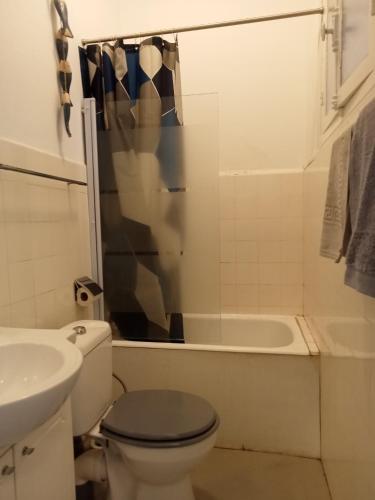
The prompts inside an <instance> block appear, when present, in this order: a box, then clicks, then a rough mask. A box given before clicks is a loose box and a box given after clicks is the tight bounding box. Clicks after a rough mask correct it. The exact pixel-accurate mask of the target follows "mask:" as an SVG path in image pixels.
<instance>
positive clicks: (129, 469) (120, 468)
mask: <svg viewBox="0 0 375 500" xmlns="http://www.w3.org/2000/svg"><path fill="white" fill-rule="evenodd" d="M78 326H79V327H83V328H80V329H79V331H80V333H81V334H80V335H78V336H77V347H79V348H80V349H81V351H82V354H83V356H84V362H83V365H82V371H81V375H80V378H79V380H78V382H77V385H76V387H75V389H74V391H73V393H72V396H71V398H72V415H73V432H74V435H75V436H81V435H88V436H91V437H93V438H95V439H96V440H100V441H101V442H102V443H104V448H103V452H104V454H105V460H106V469H107V470H106V475H107V479H108V483H109V490H110V493H109V498H110V500H194V494H193V489H192V485H191V480H190V476H189V473H190V471H191V470H192V469H193V468H194V467H195V466H196V465H198V464H199V462H200V461H201V460H202V459H203V458H204V457H205V456H206V455H207V454H208V453H209V452H210V450H211V449H212V448H213V447H214V444H215V440H216V435H217V429H218V427H219V417H218V415H217V413H216V411H215V410H214V409H213V408H212V406H211V405H210V404H209V403H208V402H207V401H205V400H204V399H203V398H201V397H198V396H195V395H192V394H188V393H185V392H180V391H171V390H144V391H132V392H127V393H125V394H123V395H122V396H121V397H120V398H119V399H118V400H117V401H116V402H115V403H114V404H113V405H112V401H111V377H112V359H111V356H109V353H110V352H111V331H110V327H109V325H108V324H107V323H105V322H101V321H80V322H76V323H72V324H70V325H68V326H67V327H64V328H76V330H77V327H78ZM95 423H97V425H95ZM101 458H103V457H101ZM93 460H94V461H95V460H98V461H99V460H101V459H100V454H92V453H91V454H90V452H89V453H88V454H87V461H90V467H85V465H84V462H85V457H84V456H81V457H80V458H79V463H80V468H81V469H86V473H85V474H86V476H85V477H84V480H86V479H91V480H102V479H103V477H102V475H103V472H102V470H103V467H99V466H97V467H95V465H92V462H93ZM87 469H91V470H96V471H98V470H100V471H101V474H100V477H96V474H95V473H92V477H89V476H90V472H87ZM79 475H80V474H78V476H79ZM79 481H82V477H80V479H79Z"/></svg>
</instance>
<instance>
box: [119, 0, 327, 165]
mask: <svg viewBox="0 0 375 500" xmlns="http://www.w3.org/2000/svg"><path fill="white" fill-rule="evenodd" d="M318 5H319V2H317V1H316V0H299V1H298V0H268V1H267V2H264V1H257V2H249V1H248V0H233V1H231V2H228V1H227V0H218V1H213V0H203V1H202V0H191V1H189V2H186V1H184V0H173V1H172V0H162V1H158V2H155V1H153V0H143V1H141V2H137V3H134V2H131V3H130V2H124V3H123V7H122V9H123V10H122V12H123V14H122V16H123V18H124V23H123V27H122V32H123V33H126V32H137V31H145V30H148V29H160V28H166V27H170V26H185V25H190V24H202V23H212V22H217V21H223V20H230V19H236V18H244V17H251V16H260V15H266V14H271V13H280V12H287V11H292V10H299V9H304V8H314V7H317V6H318ZM319 22H320V19H319V16H315V17H311V18H304V19H295V20H286V21H285V20H284V21H279V22H271V23H262V24H258V25H248V26H237V27H231V28H222V29H215V30H208V31H199V32H193V33H182V34H180V35H179V42H180V55H181V71H182V87H183V88H182V90H183V93H185V94H195V93H198V94H200V93H209V92H217V93H218V94H219V108H220V109H219V111H220V113H219V120H220V129H221V132H220V140H219V144H218V147H219V153H220V169H221V170H228V169H241V170H242V169H259V168H277V169H279V168H281V169H283V168H294V169H301V168H302V166H303V165H304V164H306V162H307V160H308V159H310V151H311V145H310V140H309V139H310V138H311V130H310V126H311V122H312V116H313V102H312V99H313V96H314V90H315V77H316V74H317V71H316V70H317V67H318V66H317V56H318V51H317V48H318V33H319V26H320V24H319ZM172 39H173V37H172Z"/></svg>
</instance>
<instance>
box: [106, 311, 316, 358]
mask: <svg viewBox="0 0 375 500" xmlns="http://www.w3.org/2000/svg"><path fill="white" fill-rule="evenodd" d="M183 317H184V337H185V343H184V344H175V343H167V344H166V343H164V342H163V343H159V342H152V343H149V342H134V341H114V342H113V344H114V345H121V346H124V345H126V346H127V347H130V348H132V347H137V348H139V347H143V348H148V349H188V350H199V351H200V350H204V351H225V352H252V353H264V354H267V353H268V354H291V355H300V356H306V355H308V354H309V349H308V347H307V344H306V342H305V339H304V337H303V334H302V331H301V329H300V326H299V323H298V321H297V318H295V317H293V316H291V317H289V316H269V315H257V314H222V315H219V314H217V315H216V314H184V316H183ZM118 342H120V344H118Z"/></svg>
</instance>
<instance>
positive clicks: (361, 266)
mask: <svg viewBox="0 0 375 500" xmlns="http://www.w3.org/2000/svg"><path fill="white" fill-rule="evenodd" d="M349 207H350V223H351V228H352V235H351V238H350V242H349V246H348V250H347V255H346V265H347V270H346V274H345V284H346V285H349V286H351V287H352V288H355V289H356V290H358V291H359V292H361V293H364V294H366V295H369V296H370V297H375V101H372V102H371V103H370V104H369V105H368V106H367V107H366V108H365V109H364V110H363V111H362V113H361V114H360V117H359V119H358V121H357V123H356V125H355V127H354V132H353V141H352V147H351V154H350V167H349Z"/></svg>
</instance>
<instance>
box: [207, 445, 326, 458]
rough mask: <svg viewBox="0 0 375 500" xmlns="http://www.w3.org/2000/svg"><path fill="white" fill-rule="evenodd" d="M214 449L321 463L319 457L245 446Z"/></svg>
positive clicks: (217, 447)
mask: <svg viewBox="0 0 375 500" xmlns="http://www.w3.org/2000/svg"><path fill="white" fill-rule="evenodd" d="M215 448H216V449H218V450H227V451H239V452H247V453H263V454H266V455H281V456H283V457H290V458H303V459H305V460H317V461H318V462H322V460H321V458H319V457H309V456H306V455H296V454H293V453H287V452H282V451H267V450H266V451H263V450H258V449H252V448H246V447H245V446H242V448H231V447H227V446H215Z"/></svg>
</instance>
